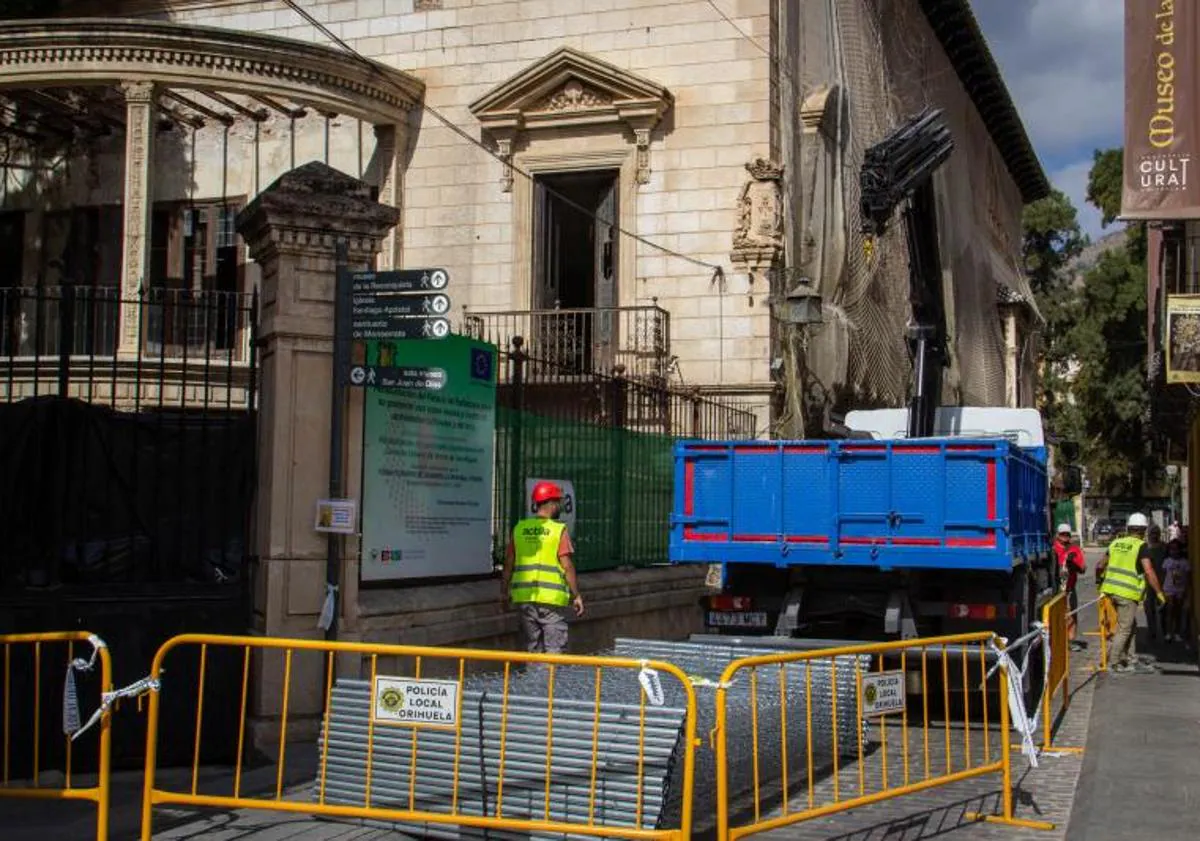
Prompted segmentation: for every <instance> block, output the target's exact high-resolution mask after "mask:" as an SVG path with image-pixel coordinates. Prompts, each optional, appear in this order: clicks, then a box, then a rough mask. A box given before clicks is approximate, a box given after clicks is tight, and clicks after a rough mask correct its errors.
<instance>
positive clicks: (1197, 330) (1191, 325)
mask: <svg viewBox="0 0 1200 841" xmlns="http://www.w3.org/2000/svg"><path fill="white" fill-rule="evenodd" d="M1166 344H1167V382H1169V383H1200V295H1168V296H1167V342H1166Z"/></svg>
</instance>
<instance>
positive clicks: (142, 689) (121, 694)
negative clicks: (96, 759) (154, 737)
mask: <svg viewBox="0 0 1200 841" xmlns="http://www.w3.org/2000/svg"><path fill="white" fill-rule="evenodd" d="M161 688H162V682H161V681H159V680H156V679H154V678H152V677H144V678H142V679H141V680H135V681H134V682H133V683H131V684H129V685H128V686H124V687H122V688H120V689H114V690H113V691H112V692H105V693H103V694H101V695H100V706H99V707H97V708H96V711H95V712H94V713H92V717H91V718H89V719H88V720H87V724H85V725H83V727H80V728H79V729H78V730H76V731H75V732H74V733H72V734H71V741H75V740H76V739H78V738H79V737H80V736H82V735H83V734H84V733H86V732H87V731H88V729H89V728H91V727H92V726H93V725H94V724H95V723H96V722H97V721H99V720H100V719H101V718H103V717H104V715H105V714H107V713H108V711H109V710H110V709H112V706H113V704H115V703H117V701H120V700H121V699H122V698H137V697H139V696H141V695H145V694H146V693H147V692H158V691H159V689H161Z"/></svg>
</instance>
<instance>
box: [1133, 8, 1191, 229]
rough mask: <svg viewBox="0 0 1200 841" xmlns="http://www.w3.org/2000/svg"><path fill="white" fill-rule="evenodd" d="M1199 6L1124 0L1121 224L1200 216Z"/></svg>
mask: <svg viewBox="0 0 1200 841" xmlns="http://www.w3.org/2000/svg"><path fill="white" fill-rule="evenodd" d="M1198 7H1200V0H1125V154H1124V169H1125V172H1124V190H1123V191H1122V194H1121V218H1123V219H1188V218H1196V217H1200V172H1198V171H1197V170H1196V166H1197V164H1198V163H1200V160H1198V158H1197V155H1198V154H1200V75H1198V73H1200V62H1198V61H1197V57H1196V48H1197V47H1198V46H1200V32H1198V30H1197V27H1200V8H1198Z"/></svg>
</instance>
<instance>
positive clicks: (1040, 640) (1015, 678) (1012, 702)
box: [988, 622, 1050, 768]
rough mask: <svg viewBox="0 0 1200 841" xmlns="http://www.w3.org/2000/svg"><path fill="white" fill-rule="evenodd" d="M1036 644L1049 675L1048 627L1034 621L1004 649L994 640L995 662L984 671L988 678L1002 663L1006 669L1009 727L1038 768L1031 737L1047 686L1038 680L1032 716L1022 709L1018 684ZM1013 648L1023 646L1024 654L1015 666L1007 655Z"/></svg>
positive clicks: (1036, 724) (1035, 750)
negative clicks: (1014, 729) (1039, 695)
mask: <svg viewBox="0 0 1200 841" xmlns="http://www.w3.org/2000/svg"><path fill="white" fill-rule="evenodd" d="M1039 645H1040V646H1041V648H1042V662H1043V665H1044V669H1043V674H1044V675H1046V676H1047V677H1049V675H1050V629H1049V628H1046V627H1045V626H1043V625H1042V624H1041V623H1040V622H1038V623H1035V624H1034V629H1033V630H1032V631H1030V632H1029V633H1027V634H1025V636H1023V637H1021V638H1020V639H1018V640H1017V641H1016V642H1014V643H1012V644H1011V645H1008V646H1006V647H1004V648H1001V647H1000V646H998V645H996V643H995V641H993V642H992V643H991V646H992V650H993V651H994V652H995V653H996V665H994V666H992V668H991V669H989V670H988V677H991V676H992V674H993V673H995V672H996V671H997V670H998V669H999V668H1000V667H1001V666H1004V667H1005V668H1006V669H1007V671H1008V681H1007V683H1008V687H1007V688H1008V709H1009V713H1010V715H1011V717H1012V723H1013V726H1014V727H1016V728H1017V732H1018V733H1020V734H1021V753H1022V755H1024V756H1025V758H1026V759H1028V760H1029V764H1030V765H1031V766H1032V767H1034V768H1037V767H1038V756H1039V754H1040V753H1041V752H1040V751H1039V749H1038V747H1037V745H1036V744H1035V743H1034V741H1033V739H1034V735H1035V734H1036V733H1037V731H1038V726H1039V724H1040V722H1041V712H1042V701H1043V699H1044V697H1045V694H1046V688H1047V687H1046V681H1045V680H1043V681H1042V696H1041V697H1039V698H1038V700H1037V704H1036V705H1035V706H1034V710H1035V711H1034V714H1033V717H1032V718H1031V717H1030V716H1029V713H1028V712H1027V711H1026V709H1025V693H1024V692H1023V691H1022V689H1021V687H1022V685H1023V684H1024V682H1025V674H1026V672H1027V671H1028V670H1029V657H1030V655H1031V654H1032V653H1033V649H1034V648H1036V647H1037V646H1039ZM1017 648H1024V655H1023V656H1022V658H1021V664H1020V665H1019V666H1018V665H1017V662H1016V660H1014V659H1013V657H1012V654H1011V652H1013V651H1014V650H1015V649H1017Z"/></svg>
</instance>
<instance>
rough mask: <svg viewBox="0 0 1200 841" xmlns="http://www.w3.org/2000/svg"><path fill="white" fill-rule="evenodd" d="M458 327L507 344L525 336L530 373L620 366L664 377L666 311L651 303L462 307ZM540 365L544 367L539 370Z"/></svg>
mask: <svg viewBox="0 0 1200 841" xmlns="http://www.w3.org/2000/svg"><path fill="white" fill-rule="evenodd" d="M460 329H461V331H462V332H463V333H464V334H465V335H468V336H473V337H475V338H477V339H482V340H484V341H488V342H491V343H493V344H495V345H498V346H500V347H503V348H507V347H509V345H510V344H511V342H512V340H513V338H515V337H517V336H520V337H521V338H522V339H524V342H525V344H524V350H525V352H526V353H527V354H529V364H528V365H527V371H528V372H529V374H530V375H532V376H535V377H537V376H541V375H542V374H543V373H546V374H549V373H554V374H559V375H561V374H572V373H573V374H587V373H591V372H595V371H610V370H612V369H613V368H615V367H616V366H618V365H622V366H624V369H625V376H627V377H631V378H635V379H649V378H660V379H666V377H667V375H668V372H669V368H670V364H671V315H670V313H668V312H667V311H666V310H665V309H663V308H662V307H660V306H658V305H657V304H653V305H650V306H636V307H608V308H592V309H553V310H504V311H493V312H484V311H475V310H469V309H467V308H464V309H463V323H462V325H461V328H460ZM539 366H540V367H544V368H546V369H547V370H546V371H545V372H542V371H539Z"/></svg>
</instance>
